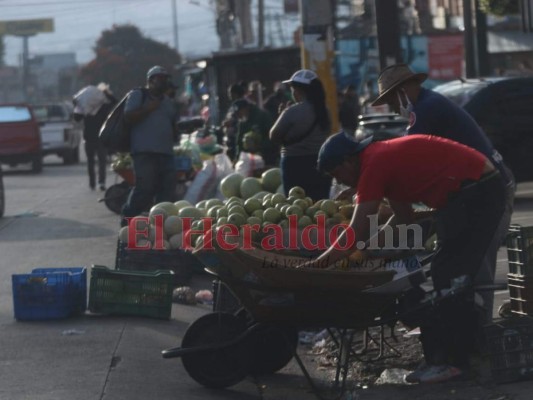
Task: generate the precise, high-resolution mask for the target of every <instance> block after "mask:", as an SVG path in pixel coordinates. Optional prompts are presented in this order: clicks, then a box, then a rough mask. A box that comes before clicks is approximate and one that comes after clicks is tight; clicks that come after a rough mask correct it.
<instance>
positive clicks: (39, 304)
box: [11, 272, 76, 321]
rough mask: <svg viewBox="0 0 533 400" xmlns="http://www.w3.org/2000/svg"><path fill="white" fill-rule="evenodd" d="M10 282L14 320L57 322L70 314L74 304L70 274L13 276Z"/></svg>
mask: <svg viewBox="0 0 533 400" xmlns="http://www.w3.org/2000/svg"><path fill="white" fill-rule="evenodd" d="M11 282H12V288H13V310H14V315H15V318H16V319H17V320H19V321H38V320H48V319H60V318H67V317H69V316H70V315H72V314H73V309H75V306H74V305H75V304H76V301H75V299H74V298H73V293H74V291H73V290H72V274H71V273H70V272H57V273H31V274H16V275H12V276H11Z"/></svg>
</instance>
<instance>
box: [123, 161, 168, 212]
mask: <svg viewBox="0 0 533 400" xmlns="http://www.w3.org/2000/svg"><path fill="white" fill-rule="evenodd" d="M132 159H133V171H134V173H135V187H134V188H133V190H132V191H131V192H130V195H129V197H128V201H127V202H126V204H125V205H124V207H123V208H122V215H123V216H124V217H135V216H137V215H139V214H141V213H142V212H143V211H147V210H148V209H149V208H150V207H151V206H152V205H153V204H154V202H155V203H160V202H162V201H174V192H175V190H176V170H175V168H174V156H172V155H167V154H156V153H142V154H135V155H133V156H132Z"/></svg>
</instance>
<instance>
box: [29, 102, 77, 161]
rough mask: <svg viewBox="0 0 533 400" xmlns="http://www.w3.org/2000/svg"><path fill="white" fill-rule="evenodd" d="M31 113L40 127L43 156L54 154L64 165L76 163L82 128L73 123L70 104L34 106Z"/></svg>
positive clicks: (58, 103)
mask: <svg viewBox="0 0 533 400" xmlns="http://www.w3.org/2000/svg"><path fill="white" fill-rule="evenodd" d="M33 113H34V114H35V117H36V119H37V121H38V122H39V125H40V127H41V139H42V150H43V156H46V155H49V154H55V155H57V156H59V157H61V158H62V159H63V163H64V164H75V163H78V162H79V161H80V150H79V149H80V143H81V141H82V137H83V128H82V125H81V124H80V123H78V122H76V121H74V119H73V113H72V107H71V106H70V104H68V103H61V102H57V103H44V104H35V105H33Z"/></svg>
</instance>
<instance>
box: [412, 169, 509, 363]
mask: <svg viewBox="0 0 533 400" xmlns="http://www.w3.org/2000/svg"><path fill="white" fill-rule="evenodd" d="M504 209H505V184H504V182H503V180H502V178H501V177H500V175H499V174H495V175H492V176H490V177H488V178H486V179H483V180H480V181H479V182H478V183H469V184H467V185H466V186H465V187H464V188H462V189H461V191H460V192H458V193H455V194H453V195H451V196H450V198H449V201H448V204H447V205H446V206H445V207H444V208H442V209H440V210H439V211H438V212H437V217H436V221H435V222H436V231H437V237H438V250H437V251H436V253H435V257H434V259H433V261H432V263H431V277H432V280H433V285H434V287H435V289H437V290H441V289H445V288H449V287H450V286H451V280H452V279H453V278H456V277H459V276H461V275H467V276H469V277H470V279H472V281H473V279H474V277H475V276H476V274H477V272H478V270H479V268H480V266H481V264H482V262H483V259H484V257H485V255H486V253H487V250H488V249H489V245H490V243H491V241H492V238H493V236H494V232H495V231H496V229H497V228H498V224H499V222H500V219H501V216H502V215H503V212H504ZM420 328H421V333H422V334H421V338H420V339H421V341H422V346H423V348H424V356H425V358H426V362H427V363H428V364H435V365H439V364H451V365H455V366H458V367H463V368H464V367H467V366H468V359H469V356H470V354H471V353H472V350H475V349H474V344H475V343H476V340H475V339H476V334H478V333H479V329H480V323H479V316H478V312H477V310H476V308H475V305H474V293H473V290H469V291H468V292H466V293H464V294H461V295H455V296H454V297H453V298H452V299H449V300H445V301H443V302H441V303H440V304H439V305H438V306H437V307H436V310H435V313H434V315H432V317H431V319H430V320H428V321H425V322H424V323H423V324H421V327H420Z"/></svg>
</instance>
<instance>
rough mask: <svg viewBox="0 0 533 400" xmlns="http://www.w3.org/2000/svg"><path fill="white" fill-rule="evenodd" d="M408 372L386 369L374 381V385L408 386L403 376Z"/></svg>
mask: <svg viewBox="0 0 533 400" xmlns="http://www.w3.org/2000/svg"><path fill="white" fill-rule="evenodd" d="M410 372H411V371H408V370H406V369H402V368H387V369H386V370H384V371H383V372H382V373H381V375H380V376H379V378H378V379H377V380H376V385H410V383H407V382H406V381H405V375H407V374H409V373H410Z"/></svg>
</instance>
